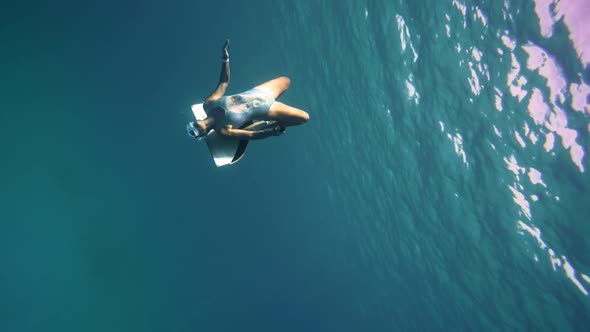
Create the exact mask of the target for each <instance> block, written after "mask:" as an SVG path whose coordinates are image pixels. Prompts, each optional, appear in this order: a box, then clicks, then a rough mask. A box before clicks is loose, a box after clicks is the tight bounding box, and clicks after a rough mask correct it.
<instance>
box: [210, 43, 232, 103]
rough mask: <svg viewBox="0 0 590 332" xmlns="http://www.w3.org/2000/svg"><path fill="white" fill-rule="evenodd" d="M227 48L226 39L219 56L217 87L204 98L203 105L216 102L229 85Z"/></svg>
mask: <svg viewBox="0 0 590 332" xmlns="http://www.w3.org/2000/svg"><path fill="white" fill-rule="evenodd" d="M228 46H229V39H226V41H225V43H224V44H223V50H222V55H221V60H222V61H223V62H222V63H221V74H220V75H219V83H217V87H216V88H215V90H213V92H212V93H211V94H210V95H209V97H207V98H205V103H211V102H214V101H216V100H217V99H219V98H221V97H223V95H224V94H225V90H226V89H227V86H228V85H229V76H230V75H229V52H228V51H227V48H228Z"/></svg>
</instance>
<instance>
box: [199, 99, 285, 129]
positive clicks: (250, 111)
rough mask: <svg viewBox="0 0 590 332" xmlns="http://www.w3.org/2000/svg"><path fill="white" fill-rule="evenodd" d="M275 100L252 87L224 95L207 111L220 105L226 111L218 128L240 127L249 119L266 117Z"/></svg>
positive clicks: (207, 109)
mask: <svg viewBox="0 0 590 332" xmlns="http://www.w3.org/2000/svg"><path fill="white" fill-rule="evenodd" d="M274 102H275V99H274V98H273V97H272V96H270V95H269V94H268V93H267V92H265V91H262V90H259V89H252V90H248V91H246V92H242V93H239V94H236V95H232V96H223V97H221V98H219V99H217V100H216V101H214V102H212V103H210V104H209V105H207V107H206V111H209V110H213V109H215V108H218V107H219V108H221V109H223V110H224V111H225V112H224V115H223V118H222V119H219V120H217V121H216V124H215V128H216V129H219V128H224V127H227V126H228V125H232V126H233V127H234V128H239V127H241V126H242V125H243V124H244V123H246V122H247V121H249V120H263V119H266V118H267V116H268V111H269V110H270V107H271V106H272V104H274Z"/></svg>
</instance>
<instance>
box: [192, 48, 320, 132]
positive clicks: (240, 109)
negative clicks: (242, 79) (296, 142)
mask: <svg viewBox="0 0 590 332" xmlns="http://www.w3.org/2000/svg"><path fill="white" fill-rule="evenodd" d="M228 46H229V40H226V41H225V43H224V45H223V49H222V56H221V59H222V64H221V75H220V77H219V83H218V84H217V87H216V88H215V90H214V91H213V92H212V93H211V94H210V95H209V96H208V97H207V98H205V100H204V102H203V109H204V110H205V113H207V117H206V118H205V119H203V120H198V121H196V122H191V123H189V124H188V125H187V131H188V134H189V135H190V136H192V137H194V138H204V137H205V136H207V134H209V133H210V132H211V130H215V131H216V132H217V133H218V134H220V135H222V136H226V137H233V138H236V139H240V140H258V139H263V138H267V137H270V136H280V135H282V134H284V133H285V128H286V127H289V126H297V125H301V124H304V123H306V122H307V121H308V120H309V114H307V112H305V111H303V110H300V109H298V108H295V107H291V106H289V105H286V104H284V103H281V102H279V101H276V99H277V98H278V97H279V96H281V95H282V94H283V93H284V92H285V91H286V90H287V89H288V88H289V85H290V84H291V80H290V79H289V78H288V77H278V78H275V79H273V80H270V81H268V82H266V83H263V84H260V85H258V86H255V87H254V88H252V89H250V90H248V91H245V92H242V93H238V94H235V95H230V96H225V92H226V89H227V87H228V85H229V78H230V70H229V52H228V50H227V48H228ZM249 121H255V122H253V123H252V124H250V125H248V126H246V127H244V128H241V129H240V127H241V126H242V125H243V124H245V123H247V122H249Z"/></svg>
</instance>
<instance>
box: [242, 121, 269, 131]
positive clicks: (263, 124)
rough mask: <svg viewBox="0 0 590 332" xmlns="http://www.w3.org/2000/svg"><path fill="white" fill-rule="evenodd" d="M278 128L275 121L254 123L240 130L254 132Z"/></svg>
mask: <svg viewBox="0 0 590 332" xmlns="http://www.w3.org/2000/svg"><path fill="white" fill-rule="evenodd" d="M276 126H278V122H276V121H258V122H254V123H253V124H251V125H249V126H248V127H244V128H242V130H250V131H256V130H261V129H267V128H272V127H276Z"/></svg>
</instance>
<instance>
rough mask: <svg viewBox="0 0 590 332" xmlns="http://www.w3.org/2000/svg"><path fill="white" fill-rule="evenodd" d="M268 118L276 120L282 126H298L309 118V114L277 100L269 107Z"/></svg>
mask: <svg viewBox="0 0 590 332" xmlns="http://www.w3.org/2000/svg"><path fill="white" fill-rule="evenodd" d="M268 119H269V120H274V121H277V122H278V123H279V124H280V125H281V126H283V127H289V126H298V125H302V124H304V123H306V122H307V120H309V114H307V112H305V111H303V110H300V109H298V108H295V107H291V106H289V105H286V104H283V103H281V102H278V101H277V102H275V103H274V104H272V106H271V107H270V110H269V111H268Z"/></svg>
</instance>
